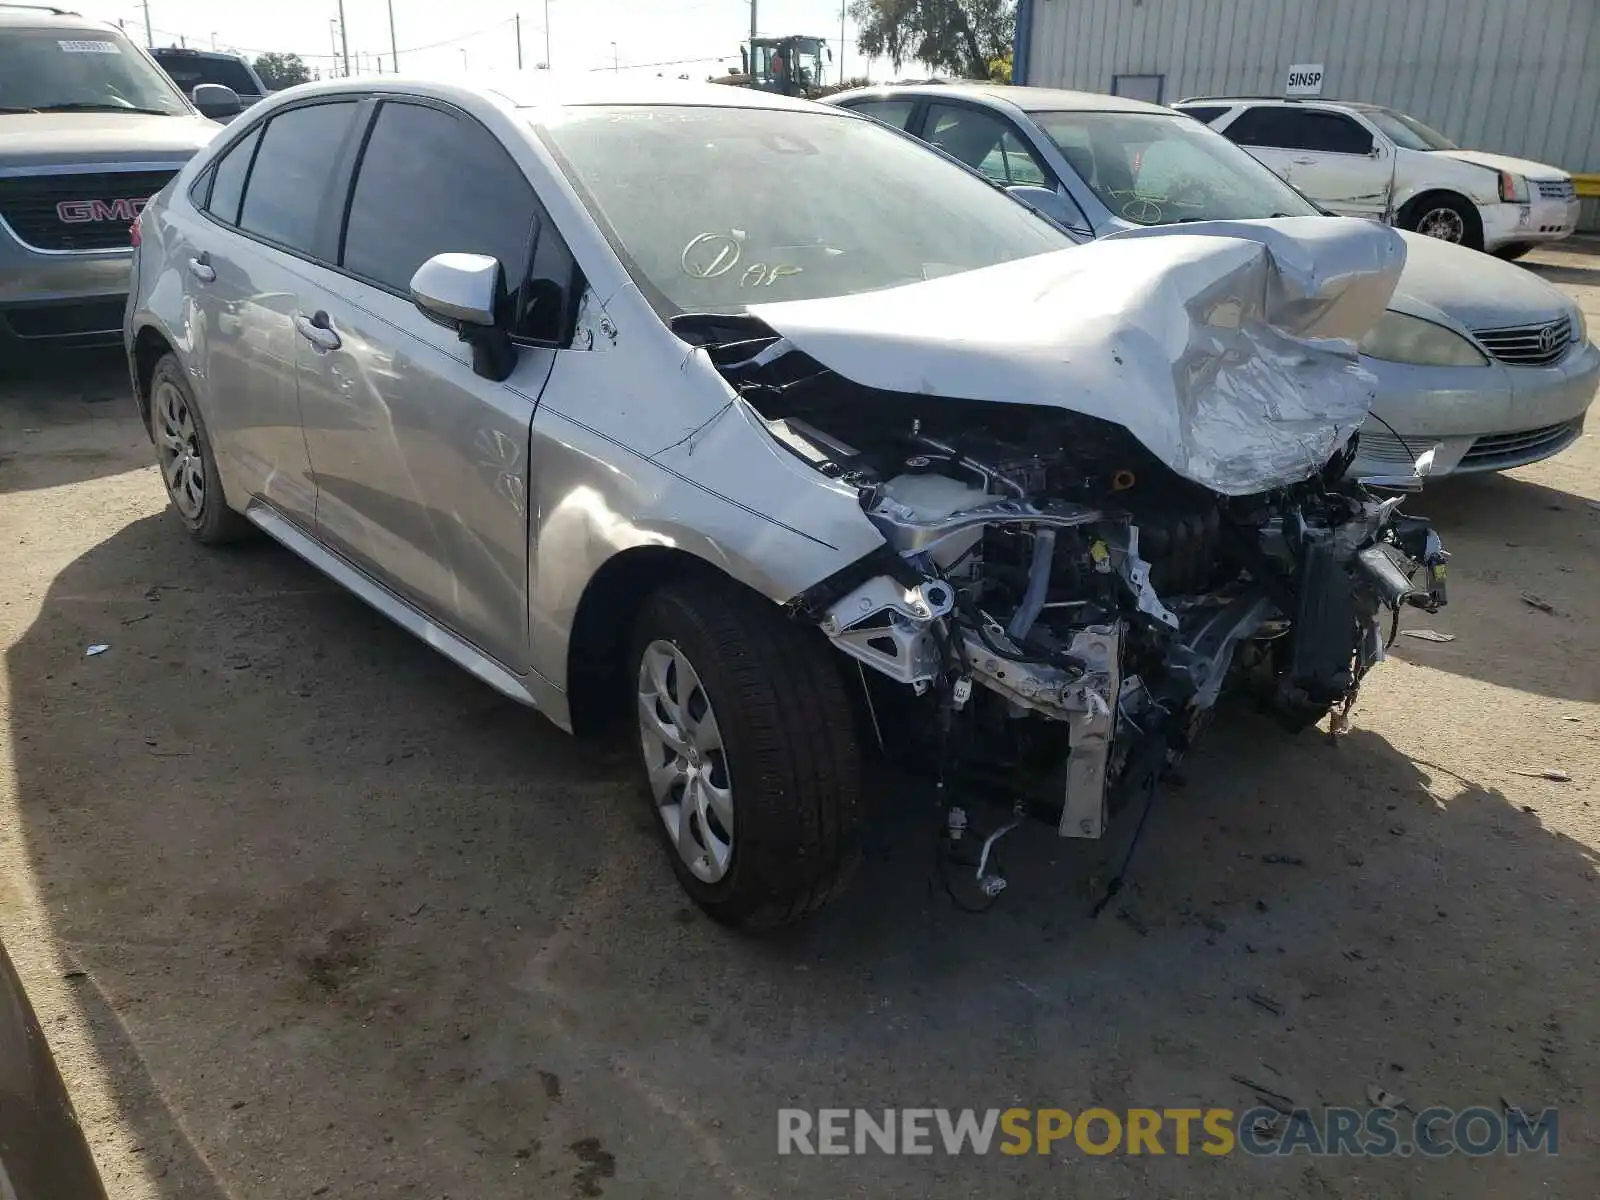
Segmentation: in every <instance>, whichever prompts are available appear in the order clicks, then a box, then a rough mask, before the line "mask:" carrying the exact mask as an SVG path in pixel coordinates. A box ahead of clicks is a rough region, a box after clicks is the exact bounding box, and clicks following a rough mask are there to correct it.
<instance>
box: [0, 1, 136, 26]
mask: <svg viewBox="0 0 1600 1200" xmlns="http://www.w3.org/2000/svg"><path fill="white" fill-rule="evenodd" d="M0 26H4V27H6V28H9V29H17V28H22V29H93V30H96V31H99V30H105V29H115V28H116V26H115V25H111V24H109V23H108V22H105V21H96V20H95V19H94V18H93V17H85V16H82V15H81V14H79V13H75V12H68V11H67V10H66V9H62V8H49V7H46V6H45V5H37V6H35V5H29V4H15V5H12V4H0Z"/></svg>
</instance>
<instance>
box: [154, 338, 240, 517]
mask: <svg viewBox="0 0 1600 1200" xmlns="http://www.w3.org/2000/svg"><path fill="white" fill-rule="evenodd" d="M168 387H171V388H176V389H177V391H178V393H179V394H180V395H181V397H182V401H183V405H184V414H185V416H186V417H187V419H188V420H190V421H192V422H193V441H192V453H193V455H194V457H196V458H198V459H199V467H200V474H201V479H202V481H203V486H202V488H201V498H200V503H199V507H198V511H196V512H193V513H191V512H186V511H185V509H184V505H183V503H182V502H181V500H180V497H179V496H178V495H177V493H176V492H175V490H174V486H173V484H172V482H171V480H170V478H169V475H168V471H167V458H166V455H165V453H164V451H163V449H162V444H163V434H164V432H165V431H164V430H163V428H162V426H163V423H164V422H163V412H162V404H161V403H160V397H161V394H162V391H163V389H164V388H168ZM150 435H151V437H152V438H153V439H154V440H155V443H156V461H157V464H158V465H159V466H160V467H161V468H162V470H161V482H162V485H163V486H164V487H165V488H166V489H167V502H168V503H169V504H170V505H171V506H172V511H173V513H174V515H176V516H177V518H178V520H180V521H182V522H183V526H184V528H185V529H187V530H188V531H189V532H190V533H191V534H193V535H194V537H195V539H196V540H197V541H199V542H201V543H202V544H203V545H207V546H221V545H226V544H227V543H229V542H237V541H240V540H242V539H244V538H246V537H249V536H250V535H251V534H252V533H253V532H254V531H255V527H254V526H253V525H251V524H250V522H249V521H247V520H245V519H244V518H243V517H242V516H240V515H239V514H238V513H236V512H234V511H233V509H231V508H229V507H228V500H227V497H226V496H224V495H223V494H222V477H221V476H220V475H219V474H218V473H217V457H216V452H215V451H214V450H213V449H212V447H211V435H210V434H209V433H208V432H207V431H206V423H205V418H204V417H202V416H201V415H200V406H199V405H197V404H196V403H195V402H194V390H193V389H192V388H191V387H190V386H189V380H188V379H187V378H186V377H185V374H184V370H183V364H182V363H180V362H179V361H178V356H177V355H176V354H165V355H163V356H162V358H161V361H160V362H158V363H156V369H155V370H154V371H153V372H151V375H150Z"/></svg>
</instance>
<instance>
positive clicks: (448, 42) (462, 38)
mask: <svg viewBox="0 0 1600 1200" xmlns="http://www.w3.org/2000/svg"><path fill="white" fill-rule="evenodd" d="M515 19H516V18H515V17H507V18H506V19H505V20H503V21H497V22H495V23H494V24H493V25H486V26H484V27H483V28H482V29H478V30H475V31H474V32H472V33H463V34H459V35H457V36H456V37H453V38H446V39H444V40H443V41H439V42H429V43H427V44H426V45H423V46H401V47H400V50H399V53H401V54H414V53H417V52H419V51H422V50H437V49H439V48H440V47H441V46H453V45H455V44H456V43H457V42H470V41H471V40H472V39H473V38H478V37H482V36H483V35H484V34H486V33H493V32H494V31H495V30H497V29H502V28H504V27H505V26H507V25H510V24H511V23H512V22H513V21H514V20H515ZM155 32H156V33H159V34H161V35H162V36H163V37H170V38H180V37H187V36H188V35H187V34H182V33H177V32H174V31H173V30H171V29H157V30H155ZM227 44H228V46H229V47H230V48H231V49H233V50H235V51H238V52H239V53H241V54H293V55H294V56H295V57H296V58H305V59H311V58H315V59H322V58H333V59H337V58H339V57H340V56H339V55H337V54H329V53H327V52H326V51H323V52H322V53H317V52H314V51H305V52H302V51H299V50H282V49H279V48H278V47H276V46H240V45H238V44H236V43H234V42H228V43H227Z"/></svg>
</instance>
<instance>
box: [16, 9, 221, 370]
mask: <svg viewBox="0 0 1600 1200" xmlns="http://www.w3.org/2000/svg"><path fill="white" fill-rule="evenodd" d="M200 93H201V94H200V96H199V97H198V103H199V104H200V105H201V107H200V108H197V107H196V104H192V103H191V102H190V101H189V99H188V98H187V97H185V96H184V94H183V93H182V92H180V91H179V90H178V88H176V87H175V86H174V85H173V83H172V81H171V80H170V79H168V78H167V76H166V75H165V74H163V73H162V71H161V68H160V67H158V66H156V64H155V63H154V62H153V61H151V59H150V56H149V55H148V54H146V53H145V52H144V51H143V50H141V49H140V48H139V47H138V46H135V45H134V44H133V43H132V42H130V41H129V40H128V39H127V38H126V37H124V36H123V34H122V32H121V30H119V29H117V28H116V27H115V26H114V25H107V24H104V23H103V22H100V21H91V20H87V19H85V18H83V17H80V16H78V15H76V14H74V13H68V12H64V11H62V10H61V9H54V8H45V7H39V6H33V5H22V4H3V3H0V343H11V344H12V345H13V346H14V345H15V342H16V341H17V340H21V341H26V342H57V343H60V342H66V343H71V344H86V343H95V342H105V343H108V344H114V343H115V342H117V341H118V340H119V338H120V337H121V332H122V308H123V304H124V302H125V300H126V298H127V291H128V267H129V263H130V262H131V260H132V253H133V252H132V238H131V234H130V230H129V227H130V226H131V225H132V224H133V220H134V218H135V217H136V216H138V214H139V212H140V210H141V209H143V207H144V205H145V202H146V201H147V200H148V199H149V198H150V197H151V196H153V195H154V194H155V193H156V192H158V191H160V190H161V189H162V188H163V187H164V186H165V185H166V183H167V181H168V180H169V179H171V178H172V177H173V175H175V174H176V173H177V171H178V168H179V167H181V166H182V165H183V164H184V163H185V162H186V161H188V159H189V158H190V156H191V155H193V154H194V152H195V151H196V150H198V149H200V148H201V147H202V146H204V145H206V143H208V142H209V141H210V140H211V139H212V138H213V137H214V136H215V135H216V134H217V133H218V132H219V131H220V129H221V126H219V125H218V124H217V123H216V122H215V121H213V120H209V119H208V115H216V116H229V115H232V114H234V113H237V112H238V111H239V100H238V97H237V96H235V95H234V93H233V92H232V91H231V90H229V89H227V88H220V87H210V88H201V89H200ZM203 113H205V114H207V115H202V114H203Z"/></svg>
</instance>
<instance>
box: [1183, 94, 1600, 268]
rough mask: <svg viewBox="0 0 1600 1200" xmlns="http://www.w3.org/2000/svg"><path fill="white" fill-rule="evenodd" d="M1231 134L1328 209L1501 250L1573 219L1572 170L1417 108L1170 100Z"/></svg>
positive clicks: (1564, 232)
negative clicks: (1522, 154)
mask: <svg viewBox="0 0 1600 1200" xmlns="http://www.w3.org/2000/svg"><path fill="white" fill-rule="evenodd" d="M1173 107H1175V108H1176V109H1178V111H1179V112H1184V113H1188V114H1189V115H1190V116H1191V117H1194V118H1195V119H1197V120H1200V121H1204V122H1205V123H1206V124H1207V125H1210V126H1211V127H1212V128H1213V129H1216V130H1217V131H1218V132H1220V133H1222V134H1224V135H1225V136H1226V137H1227V138H1228V139H1229V140H1230V141H1233V142H1237V143H1238V144H1239V145H1240V146H1242V147H1244V149H1246V150H1248V151H1249V152H1250V153H1251V154H1252V155H1253V156H1255V157H1256V158H1257V159H1259V160H1260V161H1261V162H1262V163H1264V164H1265V165H1266V166H1267V167H1269V168H1271V169H1272V171H1274V172H1275V173H1276V174H1277V175H1279V176H1280V177H1281V178H1283V179H1284V180H1286V181H1287V182H1288V183H1290V184H1291V185H1293V186H1294V188H1295V189H1296V190H1298V191H1300V192H1302V193H1304V194H1305V195H1306V196H1308V197H1310V198H1311V199H1312V200H1315V201H1316V202H1317V203H1318V204H1320V205H1322V206H1323V207H1324V208H1327V209H1329V210H1330V211H1332V212H1336V213H1340V214H1342V215H1345V216H1353V217H1363V216H1365V217H1379V218H1381V219H1383V220H1385V221H1390V222H1392V223H1393V224H1395V225H1398V226H1400V227H1401V228H1402V229H1414V230H1416V231H1417V232H1418V233H1424V234H1427V235H1428V236H1430V237H1437V238H1443V239H1444V240H1445V241H1449V242H1460V243H1462V244H1463V245H1467V246H1472V247H1473V248H1475V249H1478V250H1490V251H1493V252H1494V253H1496V254H1499V255H1502V256H1503V257H1506V258H1516V257H1517V256H1518V255H1521V254H1525V253H1526V252H1527V251H1529V250H1531V249H1532V248H1533V247H1534V245H1536V244H1537V243H1539V242H1553V241H1557V240H1559V239H1561V238H1564V237H1567V236H1568V235H1569V234H1571V233H1572V231H1573V229H1575V228H1576V227H1577V223H1578V195H1577V189H1576V188H1575V187H1574V186H1573V182H1572V176H1571V175H1569V174H1568V173H1567V172H1565V171H1563V170H1561V169H1560V168H1558V167H1551V166H1546V165H1545V164H1544V163H1536V162H1530V161H1529V160H1527V159H1525V158H1508V157H1507V156H1505V155H1503V154H1487V153H1485V152H1483V151H1481V150H1462V149H1460V148H1459V147H1458V146H1456V144H1455V143H1454V142H1452V141H1450V140H1449V139H1448V138H1446V137H1445V136H1444V135H1443V134H1441V133H1439V132H1438V131H1436V130H1433V129H1430V128H1428V126H1426V125H1424V124H1423V123H1422V122H1421V121H1418V120H1417V119H1416V118H1415V117H1408V116H1406V115H1405V114H1404V113H1400V112H1396V111H1395V110H1394V109H1392V108H1381V107H1379V106H1378V105H1375V104H1352V103H1349V102H1346V101H1335V100H1277V99H1264V98H1249V97H1244V98H1238V97H1235V98H1228V97H1219V96H1205V97H1194V98H1191V99H1189V100H1180V101H1179V102H1178V103H1177V104H1176V105H1174V106H1173Z"/></svg>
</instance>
